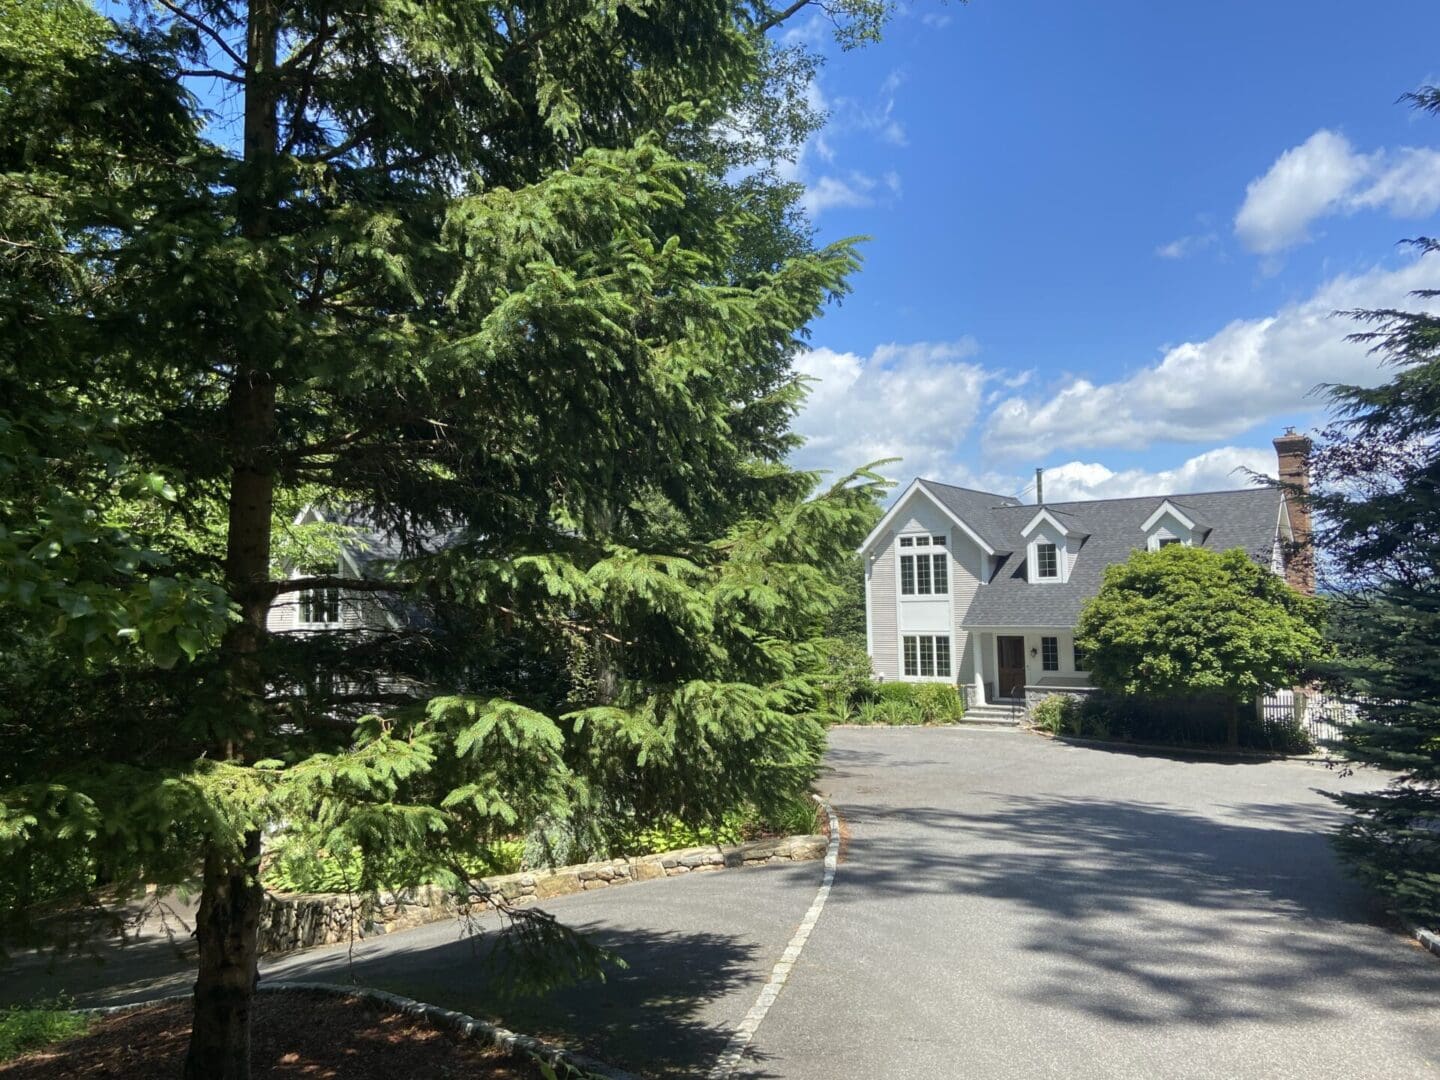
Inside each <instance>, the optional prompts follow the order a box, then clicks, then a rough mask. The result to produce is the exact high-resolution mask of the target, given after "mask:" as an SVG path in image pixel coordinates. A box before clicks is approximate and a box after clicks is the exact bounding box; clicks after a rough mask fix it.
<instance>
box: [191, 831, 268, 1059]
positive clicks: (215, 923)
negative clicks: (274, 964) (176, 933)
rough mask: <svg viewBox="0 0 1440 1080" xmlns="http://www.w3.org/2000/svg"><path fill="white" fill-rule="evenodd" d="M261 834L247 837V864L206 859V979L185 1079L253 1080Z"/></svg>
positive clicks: (200, 985)
mask: <svg viewBox="0 0 1440 1080" xmlns="http://www.w3.org/2000/svg"><path fill="white" fill-rule="evenodd" d="M259 860H260V834H259V833H258V832H251V833H246V835H245V860H244V861H245V865H243V866H239V867H234V866H229V865H226V864H227V861H228V860H226V859H224V858H223V857H221V855H220V854H219V853H218V852H212V853H211V854H210V855H208V856H207V857H206V860H205V880H204V892H203V893H202V894H201V899H200V910H199V912H198V914H197V915H196V919H195V930H196V936H197V937H198V938H199V940H200V976H199V978H198V979H196V981H195V1020H194V1023H193V1024H192V1026H191V1028H190V1050H189V1053H188V1054H187V1055H186V1057H185V1080H249V1076H250V1009H251V1005H252V1004H253V1001H254V996H255V983H256V979H257V974H256V966H255V961H256V956H257V951H258V949H257V935H258V931H259V926H260V903H261V900H262V898H263V896H264V893H263V891H262V890H261V888H260V882H259V878H258V873H259V865H260V864H259Z"/></svg>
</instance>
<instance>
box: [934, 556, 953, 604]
mask: <svg viewBox="0 0 1440 1080" xmlns="http://www.w3.org/2000/svg"><path fill="white" fill-rule="evenodd" d="M930 560H931V566H933V567H934V570H935V579H934V588H935V593H936V595H937V596H943V595H945V594H946V593H948V592H949V591H950V568H949V567H948V566H946V565H945V553H944V552H943V551H942V552H940V553H939V554H938V555H932V556H930Z"/></svg>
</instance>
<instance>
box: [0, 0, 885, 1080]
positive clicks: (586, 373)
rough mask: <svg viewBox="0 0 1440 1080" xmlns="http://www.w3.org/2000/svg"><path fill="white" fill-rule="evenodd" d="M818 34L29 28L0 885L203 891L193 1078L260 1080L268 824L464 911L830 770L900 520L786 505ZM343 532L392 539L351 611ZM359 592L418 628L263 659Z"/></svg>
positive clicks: (243, 22)
mask: <svg viewBox="0 0 1440 1080" xmlns="http://www.w3.org/2000/svg"><path fill="white" fill-rule="evenodd" d="M805 7H806V4H804V3H796V4H793V5H788V6H784V7H781V8H771V7H770V6H768V5H765V4H761V3H735V2H732V0H647V2H644V3H639V2H636V3H625V2H621V3H608V2H602V0H559V2H554V0H549V2H544V3H540V2H529V0H520V2H514V3H504V4H473V3H450V2H427V3H414V2H411V0H360V2H359V3H358V4H357V3H351V4H347V5H343V6H340V7H337V6H335V5H333V4H331V3H329V2H328V0H294V2H291V0H258V2H255V3H250V4H236V3H230V2H227V0H159V2H158V3H157V4H155V5H153V6H137V7H136V9H135V14H134V15H133V16H132V17H131V18H129V19H128V20H122V21H118V22H117V21H112V20H111V19H108V18H105V17H102V16H101V15H99V14H98V13H97V12H95V11H94V10H93V9H91V8H90V7H89V6H88V5H86V4H84V3H81V2H79V0H0V267H3V271H0V313H3V320H4V324H5V326H6V328H7V330H6V334H5V335H4V338H3V341H0V564H3V568H4V572H3V578H0V605H3V609H4V610H3V612H0V614H3V615H4V616H5V617H4V618H3V619H0V626H3V627H4V633H5V634H6V635H8V638H7V641H6V644H7V645H11V644H13V645H14V646H15V648H14V649H13V650H11V649H8V648H7V650H6V660H5V663H4V664H3V665H0V679H3V680H4V681H5V682H6V685H7V687H8V688H10V689H11V690H12V691H15V692H16V693H21V694H24V695H25V697H24V700H25V702H26V703H25V704H24V705H17V704H15V699H14V698H12V702H11V703H10V704H9V705H7V707H6V709H5V710H4V711H3V712H0V733H3V735H4V737H5V740H6V746H5V748H4V751H5V752H4V753H0V761H3V764H0V785H3V790H0V844H3V845H4V853H5V867H6V874H5V875H4V876H7V877H9V878H11V879H12V880H9V881H7V882H6V883H5V886H4V887H5V889H7V890H8V892H7V893H6V895H11V896H16V897H20V898H24V897H27V896H30V897H33V896H34V892H33V889H32V888H31V887H32V886H33V884H34V878H35V876H36V872H37V871H38V872H40V873H45V872H47V871H48V870H51V869H53V868H54V867H56V866H60V865H65V864H68V863H69V862H73V861H74V860H80V861H81V862H83V863H86V864H87V865H89V866H92V867H93V868H94V869H95V870H96V871H97V872H98V874H99V876H100V877H101V878H102V879H103V880H105V881H106V882H108V883H109V884H110V885H111V886H112V887H114V888H116V889H120V890H123V889H124V888H126V887H127V886H128V887H134V886H136V885H138V884H140V883H146V882H148V883H159V884H162V885H163V884H169V883H175V882H180V881H187V880H191V879H196V880H197V881H198V885H199V888H200V896H201V904H200V910H199V915H198V926H197V938H198V942H199V946H200V961H199V971H198V978H197V982H196V990H195V1005H196V1010H195V1027H194V1033H193V1036H192V1042H191V1047H190V1053H189V1057H188V1060H187V1066H186V1073H187V1076H190V1077H207V1078H210V1077H243V1076H246V1075H248V1046H249V1010H250V1001H251V996H252V993H253V987H254V981H255V978H256V965H255V943H256V928H257V918H258V915H259V910H260V901H261V895H262V894H261V887H260V885H259V881H258V861H259V857H260V853H261V845H262V835H263V833H264V830H265V829H266V828H267V827H268V826H271V825H273V824H275V823H277V822H289V823H291V824H292V826H294V825H297V823H300V822H304V823H306V825H305V828H303V829H300V828H296V829H295V831H296V833H297V835H298V836H299V837H300V838H301V839H302V840H308V841H310V842H313V843H316V844H321V843H323V844H327V845H332V846H336V845H339V846H348V847H350V848H352V849H353V850H356V851H358V852H359V853H360V854H361V856H362V857H363V859H364V865H365V868H366V869H365V872H364V881H363V882H362V885H364V886H367V887H373V886H374V885H376V884H377V883H378V882H379V874H380V873H381V869H380V868H382V867H383V866H387V865H393V864H394V862H395V860H396V859H397V858H404V859H406V860H408V861H409V864H410V865H412V866H414V865H424V866H425V867H426V868H427V869H428V870H430V871H432V872H435V873H443V872H447V871H450V872H452V879H453V880H454V882H455V884H456V885H457V887H459V885H460V882H459V877H460V876H461V873H462V872H463V868H464V866H465V865H467V858H469V857H470V856H473V855H475V854H476V853H478V852H481V851H483V849H484V848H485V846H486V845H487V844H488V843H490V842H491V841H493V840H494V839H495V838H496V837H498V836H501V835H507V834H510V833H513V832H514V831H516V830H519V829H523V828H525V827H526V826H528V825H530V824H531V823H533V822H536V821H538V820H542V819H546V818H551V819H554V818H565V817H571V818H576V817H582V818H584V817H598V816H603V815H619V816H624V815H635V814H638V815H644V814H648V813H652V812H655V811H657V810H665V811H668V812H676V813H680V814H682V815H685V816H687V817H691V818H700V817H704V816H707V815H715V814H718V813H721V812H723V811H725V810H727V809H730V808H732V807H734V806H736V805H737V804H739V803H741V802H745V801H751V802H759V803H764V802H765V801H766V800H773V799H776V798H779V797H782V796H784V795H786V794H791V793H793V792H795V791H797V790H800V789H802V788H803V786H804V784H805V783H806V781H807V780H808V778H809V776H810V775H811V771H812V770H813V767H814V763H815V760H816V756H817V753H818V746H819V738H820V735H819V730H818V728H817V726H816V725H815V724H814V722H813V721H812V720H811V719H809V718H808V716H807V715H806V714H807V709H808V706H809V700H808V690H809V684H808V682H807V680H806V679H805V677H804V676H805V674H806V672H807V670H809V668H810V667H811V666H813V657H811V656H810V652H811V647H810V645H809V644H808V642H809V640H810V639H811V638H812V637H813V636H814V634H815V633H816V632H817V630H818V628H819V626H820V624H821V622H822V620H823V618H824V616H825V614H826V612H827V611H828V609H829V607H830V606H831V605H832V604H833V603H834V601H835V599H836V597H837V589H836V586H835V584H834V580H833V575H832V574H831V573H829V567H830V566H832V565H834V563H835V562H836V561H837V560H838V559H840V558H841V557H842V556H843V555H844V553H845V552H846V551H847V550H848V549H850V548H853V547H854V546H855V544H857V543H858V542H859V540H860V538H861V537H862V536H863V535H864V533H865V531H866V530H867V528H868V527H869V525H870V524H871V523H872V521H873V514H874V500H873V497H872V492H871V490H870V485H871V483H872V481H873V478H872V477H862V478H861V479H860V481H859V482H858V483H841V484H839V485H837V486H835V487H834V488H832V489H830V490H829V491H828V492H826V493H824V494H822V495H820V496H818V497H815V498H807V492H808V491H809V490H810V489H811V487H812V486H813V484H814V480H815V478H814V477H813V476H810V475H806V474H798V473H795V472H792V471H790V470H788V469H787V468H786V467H785V466H784V465H783V457H784V455H785V453H786V452H787V451H788V449H789V448H790V447H791V445H792V441H793V440H792V437H791V436H790V435H789V434H788V430H787V429H788V422H789V419H790V416H791V415H792V413H793V410H794V408H795V406H796V404H797V402H798V400H799V397H800V394H801V390H800V388H799V386H798V385H797V382H796V380H795V378H794V377H793V375H792V373H791V371H790V357H791V355H792V353H793V351H794V349H795V347H796V344H797V339H798V335H800V334H801V333H802V332H803V330H804V327H805V325H806V323H807V322H808V321H809V320H810V318H811V317H812V316H813V315H814V314H815V312H816V311H817V310H818V308H819V307H820V305H821V304H823V303H824V302H825V300H826V299H827V298H828V297H831V296H833V295H835V294H836V293H837V292H839V291H840V290H842V289H843V287H844V281H845V277H846V275H847V274H848V273H849V272H850V271H851V270H852V269H853V268H854V265H855V256H854V253H853V251H852V249H851V246H850V245H848V244H842V245H838V246H834V247H829V248H821V249H817V248H815V246H814V245H813V243H812V241H811V239H810V233H809V231H808V228H807V227H806V226H805V223H804V221H803V219H801V218H800V217H799V215H798V214H797V212H796V211H795V200H796V194H797V193H796V191H795V190H794V189H793V187H790V186H787V185H785V184H781V183H779V182H778V181H776V179H775V176H774V171H773V169H770V168H768V167H767V164H768V163H770V159H771V158H773V156H774V155H776V154H784V153H785V152H787V150H793V149H794V147H795V146H796V145H797V143H798V141H799V140H800V139H803V138H804V137H805V135H806V134H807V133H808V132H809V131H810V130H811V128H812V127H813V125H814V124H815V123H816V122H817V119H818V118H816V117H815V116H814V115H813V114H811V113H810V112H809V111H808V110H807V109H806V108H805V106H804V103H803V102H804V97H803V88H804V81H805V79H806V78H807V77H808V74H809V65H810V64H811V63H812V62H813V60H812V59H811V58H807V57H806V56H805V54H804V53H803V52H797V51H795V50H786V49H782V48H778V47H776V46H774V45H772V44H771V43H770V41H769V40H768V39H767V37H766V36H765V35H766V31H768V30H770V29H772V28H773V27H774V26H776V25H778V23H779V22H780V21H782V20H783V19H784V18H786V17H788V16H791V15H794V14H796V13H799V12H801V11H803V10H804V9H805ZM884 7H885V5H884V4H883V3H881V2H879V0H847V2H846V3H842V4H839V5H831V6H830V9H831V10H832V12H835V13H838V17H839V18H840V20H841V26H842V32H843V34H844V35H845V38H846V41H847V42H850V41H854V40H860V39H863V38H865V37H867V36H873V34H874V33H875V31H876V29H877V27H878V24H879V18H880V16H881V14H882V13H883V10H884ZM757 133H758V138H757ZM757 144H758V145H759V146H760V147H761V148H762V149H761V150H759V151H757V149H756V147H757ZM306 503H318V504H320V505H324V506H326V507H330V508H332V509H335V510H344V511H349V510H353V509H355V508H363V516H364V518H365V521H366V524H367V527H369V528H370V529H371V530H374V529H379V530H381V531H382V532H383V533H384V534H385V535H386V536H387V537H389V538H391V539H392V541H393V546H394V550H393V551H390V552H387V553H386V558H385V559H384V560H381V561H380V563H379V564H378V565H377V569H376V570H375V572H373V573H372V574H371V575H370V576H369V577H367V579H366V580H365V582H364V583H363V585H359V584H357V583H355V582H353V581H345V580H336V579H333V578H332V577H331V576H330V575H329V574H327V573H323V572H321V573H309V574H308V576H307V575H305V574H304V573H303V572H304V571H307V570H314V569H316V568H317V567H318V566H319V565H320V564H321V563H322V562H323V561H324V560H316V559H313V558H309V557H308V556H313V555H314V554H315V553H316V552H317V551H318V552H323V551H325V550H328V548H327V545H331V546H333V544H334V543H335V542H336V541H337V539H339V538H340V537H337V536H336V535H335V534H333V533H328V534H317V533H315V531H314V530H311V531H310V534H309V535H306V534H305V530H303V529H294V530H291V529H287V528H284V527H283V526H284V523H285V522H287V521H288V520H289V518H290V515H291V514H293V512H294V511H295V510H296V509H297V508H299V507H300V506H302V505H305V504H306ZM277 521H279V522H280V523H282V529H281V530H280V531H278V532H277V529H276V522H277ZM440 538H443V540H444V542H443V543H440V542H439V540H440ZM280 554H284V555H285V560H286V561H285V564H284V566H283V567H282V566H281V565H280V562H279V560H278V556H279V555H280ZM297 567H298V568H299V570H300V571H302V575H301V576H293V577H292V576H289V571H290V570H292V569H295V568H297ZM330 587H339V588H342V589H344V590H345V595H346V596H347V597H348V598H352V599H353V598H355V597H356V596H358V595H359V594H360V593H361V591H363V592H364V594H365V595H366V596H370V597H374V598H377V599H383V601H384V602H385V603H390V604H395V605H399V606H401V607H402V608H403V610H404V611H405V612H407V618H406V619H404V620H402V622H401V624H400V625H399V626H398V627H397V628H396V629H395V630H394V632H389V633H385V634H375V633H366V634H363V635H358V636H357V635H351V636H349V637H348V638H347V637H346V636H345V635H341V634H316V635H311V636H308V637H304V638H298V637H289V638H285V639H281V638H278V637H276V636H272V635H270V634H268V633H267V630H266V613H267V611H268V609H269V608H270V606H271V605H272V603H274V602H276V600H277V599H285V598H293V597H294V596H295V595H296V594H297V593H302V592H305V591H307V590H315V589H325V588H330ZM37 642H40V643H39V644H37ZM14 879H27V880H14ZM27 889H30V890H31V891H29V892H27Z"/></svg>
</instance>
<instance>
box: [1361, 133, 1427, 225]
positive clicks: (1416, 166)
mask: <svg viewBox="0 0 1440 1080" xmlns="http://www.w3.org/2000/svg"><path fill="white" fill-rule="evenodd" d="M1351 202H1352V205H1354V206H1355V207H1357V208H1359V207H1365V208H1378V207H1384V208H1385V209H1387V210H1389V211H1390V213H1392V214H1393V215H1395V216H1396V217H1407V218H1415V217H1427V216H1429V215H1430V214H1433V213H1435V211H1436V210H1437V209H1440V152H1437V151H1435V150H1423V149H1415V148H1413V147H1406V148H1405V149H1403V150H1401V151H1400V152H1399V153H1398V154H1396V155H1395V157H1394V160H1393V162H1392V164H1390V165H1389V167H1388V168H1386V169H1384V170H1383V171H1381V172H1380V174H1379V175H1378V176H1377V177H1376V179H1375V182H1374V183H1372V184H1371V185H1370V186H1369V187H1368V188H1366V189H1365V190H1364V191H1361V192H1359V193H1358V194H1356V195H1355V197H1354V198H1353V199H1352V200H1351Z"/></svg>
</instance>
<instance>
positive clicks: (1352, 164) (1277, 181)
mask: <svg viewBox="0 0 1440 1080" xmlns="http://www.w3.org/2000/svg"><path fill="white" fill-rule="evenodd" d="M1376 209H1383V210H1388V211H1389V212H1390V213H1391V214H1392V215H1394V216H1395V217H1411V218H1413V217H1425V216H1427V215H1429V214H1433V213H1435V211H1436V210H1437V209H1440V152H1437V151H1435V150H1429V149H1423V148H1415V147H1403V148H1401V149H1399V150H1395V151H1386V150H1378V151H1376V152H1375V153H1373V154H1361V153H1359V152H1357V151H1356V150H1355V149H1354V147H1352V146H1351V145H1350V142H1349V140H1348V139H1346V138H1345V136H1343V135H1340V134H1337V133H1336V132H1333V131H1327V130H1324V129H1322V130H1320V131H1317V132H1316V133H1315V134H1314V135H1311V136H1310V138H1308V139H1306V140H1305V141H1304V142H1303V143H1301V144H1300V145H1299V146H1295V147H1291V148H1290V149H1289V150H1286V151H1285V152H1284V153H1283V154H1281V155H1280V157H1279V158H1278V159H1277V160H1276V162H1275V164H1274V165H1272V166H1270V171H1269V172H1267V173H1266V174H1265V175H1264V176H1261V177H1259V178H1257V179H1255V180H1252V181H1251V182H1250V184H1249V186H1248V187H1247V188H1246V189H1245V201H1244V203H1243V204H1242V205H1241V207H1240V210H1239V212H1238V213H1236V215H1235V234H1236V235H1237V236H1238V237H1239V238H1240V240H1241V242H1242V243H1244V245H1245V246H1246V247H1247V248H1249V249H1250V250H1251V251H1253V252H1255V253H1256V254H1260V255H1275V254H1277V253H1279V252H1281V251H1284V250H1285V249H1286V248H1290V247H1293V246H1294V245H1296V244H1299V243H1302V242H1304V241H1306V240H1309V239H1310V226H1311V225H1312V224H1313V223H1314V222H1315V221H1317V220H1318V219H1320V218H1322V217H1325V216H1327V215H1331V214H1339V213H1354V212H1356V211H1357V210H1376ZM1162 253H1163V251H1162Z"/></svg>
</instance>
